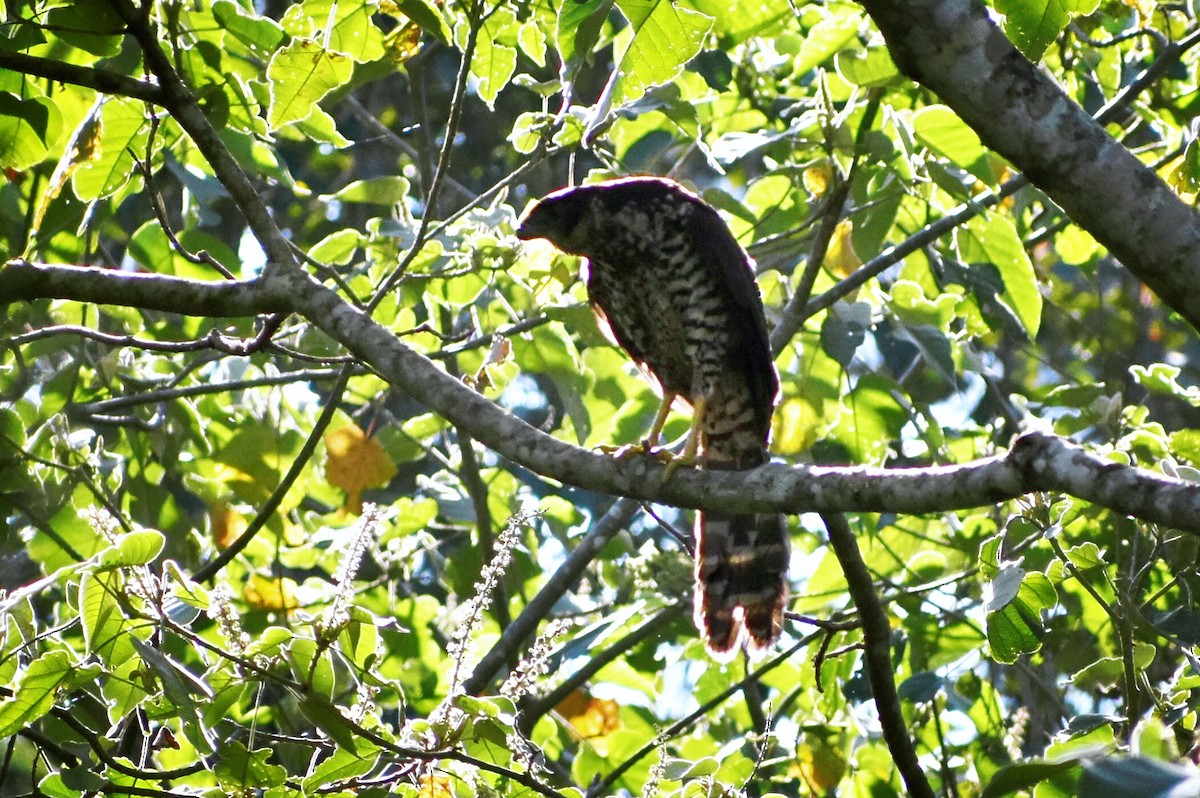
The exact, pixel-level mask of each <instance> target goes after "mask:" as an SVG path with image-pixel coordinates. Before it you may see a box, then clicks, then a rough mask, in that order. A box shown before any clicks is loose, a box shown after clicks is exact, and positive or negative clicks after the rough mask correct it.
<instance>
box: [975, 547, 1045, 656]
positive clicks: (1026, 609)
mask: <svg viewBox="0 0 1200 798" xmlns="http://www.w3.org/2000/svg"><path fill="white" fill-rule="evenodd" d="M990 588H991V592H992V596H991V599H990V600H989V601H988V603H987V605H986V608H987V610H988V613H987V637H988V644H989V645H990V646H991V652H992V658H993V659H995V660H996V661H997V662H1001V663H1005V664H1011V663H1013V662H1016V660H1017V657H1019V656H1020V655H1021V654H1031V653H1033V652H1034V651H1037V650H1038V649H1040V648H1041V647H1042V638H1043V636H1044V635H1045V629H1044V627H1043V625H1042V622H1041V613H1042V612H1043V611H1044V610H1048V609H1051V608H1052V607H1053V606H1054V605H1055V604H1056V603H1057V601H1058V592H1057V591H1056V590H1055V589H1054V585H1053V583H1051V582H1050V580H1049V579H1048V578H1046V576H1045V574H1042V573H1039V572H1037V571H1032V572H1027V571H1025V570H1024V569H1022V568H1020V567H1019V566H1017V565H1014V564H1009V565H1006V566H1004V567H1003V568H1002V569H1001V571H1000V574H999V575H998V576H997V577H996V579H994V580H993V581H992V582H991V583H990Z"/></svg>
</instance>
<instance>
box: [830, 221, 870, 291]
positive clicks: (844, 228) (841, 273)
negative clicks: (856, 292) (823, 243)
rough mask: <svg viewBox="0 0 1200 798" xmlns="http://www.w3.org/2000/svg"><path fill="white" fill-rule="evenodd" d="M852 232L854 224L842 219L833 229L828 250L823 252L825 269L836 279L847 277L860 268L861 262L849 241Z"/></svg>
mask: <svg viewBox="0 0 1200 798" xmlns="http://www.w3.org/2000/svg"><path fill="white" fill-rule="evenodd" d="M853 232H854V222H853V221H851V220H850V219H842V220H841V221H840V222H838V223H837V227H836V228H834V230H833V237H832V238H831V239H830V240H829V249H827V250H826V251H825V268H826V269H828V270H829V271H831V272H833V273H834V274H835V275H836V276H838V277H849V276H850V275H851V274H853V273H854V272H855V270H857V269H858V267H859V266H862V260H861V259H860V258H859V257H858V253H857V252H855V251H854V244H853V243H852V242H851V240H850V236H851V234H852V233H853Z"/></svg>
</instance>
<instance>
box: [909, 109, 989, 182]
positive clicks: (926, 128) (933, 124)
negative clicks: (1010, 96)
mask: <svg viewBox="0 0 1200 798" xmlns="http://www.w3.org/2000/svg"><path fill="white" fill-rule="evenodd" d="M912 126H913V132H914V133H915V134H916V136H917V139H918V140H919V141H920V142H921V143H922V144H924V145H925V146H926V147H928V148H929V149H931V150H933V151H934V152H935V153H937V154H938V155H940V156H942V157H943V158H945V159H946V160H948V161H950V163H952V164H954V165H955V166H957V167H959V168H960V169H964V170H966V171H968V172H970V173H971V174H973V175H975V176H976V177H978V178H979V179H980V180H982V181H983V182H985V183H987V184H988V185H993V184H995V182H996V175H995V174H994V173H993V172H992V165H991V161H990V160H989V159H988V151H987V149H986V148H985V147H984V146H983V142H982V141H980V140H979V136H978V134H976V133H975V131H974V130H972V129H971V128H969V127H968V126H967V123H966V122H964V121H962V120H961V119H959V118H958V114H956V113H954V111H952V110H951V109H950V108H947V107H946V106H944V105H930V106H927V107H925V108H922V109H921V110H919V111H917V112H916V113H915V114H913V117H912Z"/></svg>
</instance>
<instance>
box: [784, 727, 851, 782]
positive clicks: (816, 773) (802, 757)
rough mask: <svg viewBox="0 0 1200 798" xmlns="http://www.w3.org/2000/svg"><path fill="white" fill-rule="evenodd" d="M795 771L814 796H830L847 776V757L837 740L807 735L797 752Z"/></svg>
mask: <svg viewBox="0 0 1200 798" xmlns="http://www.w3.org/2000/svg"><path fill="white" fill-rule="evenodd" d="M794 769H795V770H798V771H799V773H798V775H799V776H800V778H802V779H804V782H805V783H806V784H807V785H808V787H809V789H810V790H812V792H813V794H814V795H828V794H830V793H832V792H833V789H834V788H835V787H837V785H838V784H839V783H840V782H841V780H842V777H843V776H845V775H846V756H845V753H844V752H843V751H842V750H841V748H840V746H838V745H837V744H836V740H822V739H820V737H819V736H817V735H809V734H806V735H805V740H804V742H803V744H801V746H800V748H799V749H798V750H797V751H796V763H795V765H794Z"/></svg>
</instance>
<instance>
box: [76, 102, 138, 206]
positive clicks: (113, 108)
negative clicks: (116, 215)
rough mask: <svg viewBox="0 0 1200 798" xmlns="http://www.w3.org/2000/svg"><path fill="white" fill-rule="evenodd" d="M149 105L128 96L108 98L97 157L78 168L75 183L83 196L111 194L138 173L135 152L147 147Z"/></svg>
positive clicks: (104, 109)
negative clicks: (147, 109) (135, 164)
mask: <svg viewBox="0 0 1200 798" xmlns="http://www.w3.org/2000/svg"><path fill="white" fill-rule="evenodd" d="M147 132H148V131H147V127H146V106H145V104H144V103H141V102H139V101H137V100H132V99H128V98H124V97H115V98H107V99H105V101H104V105H103V106H102V107H101V109H100V132H99V142H97V143H94V144H93V145H92V146H94V147H95V154H94V157H92V158H90V159H88V160H87V161H85V162H84V163H83V164H81V165H80V167H79V168H78V169H77V170H76V171H75V173H74V175H73V176H72V183H73V185H74V186H75V193H76V194H77V195H78V196H79V198H80V199H82V200H94V199H99V198H101V197H111V196H112V195H113V194H115V193H116V192H117V191H119V190H120V189H122V188H124V187H125V184H126V183H128V182H129V180H130V179H131V178H132V177H133V176H134V175H135V174H136V170H135V169H134V165H133V164H134V161H133V159H134V153H137V155H138V157H143V156H144V155H145V151H146V136H147Z"/></svg>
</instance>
